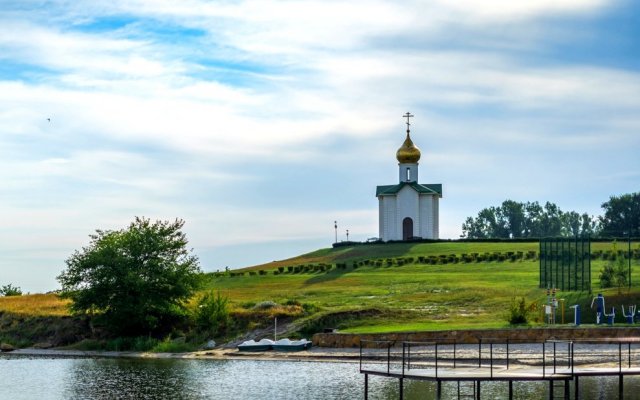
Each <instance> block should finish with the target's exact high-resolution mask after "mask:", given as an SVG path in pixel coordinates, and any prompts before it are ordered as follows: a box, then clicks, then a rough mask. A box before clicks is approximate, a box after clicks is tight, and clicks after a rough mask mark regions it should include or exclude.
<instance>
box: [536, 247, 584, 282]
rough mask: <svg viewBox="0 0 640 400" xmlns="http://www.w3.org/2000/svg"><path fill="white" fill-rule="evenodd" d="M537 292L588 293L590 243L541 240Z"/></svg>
mask: <svg viewBox="0 0 640 400" xmlns="http://www.w3.org/2000/svg"><path fill="white" fill-rule="evenodd" d="M540 288H543V289H544V288H556V289H560V290H561V291H589V292H590V291H591V239H590V238H589V237H588V236H584V237H573V238H544V239H540Z"/></svg>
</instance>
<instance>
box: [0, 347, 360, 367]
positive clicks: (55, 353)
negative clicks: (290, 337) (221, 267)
mask: <svg viewBox="0 0 640 400" xmlns="http://www.w3.org/2000/svg"><path fill="white" fill-rule="evenodd" d="M359 356H360V353H359V349H339V348H312V349H310V350H305V351H298V352H277V351H265V352H241V351H238V350H237V349H213V350H199V351H194V352H189V353H151V352H136V351H97V350H86V351H85V350H67V349H36V348H24V349H16V350H13V351H10V352H3V353H0V357H7V358H8V357H51V358H131V359H175V360H251V361H301V362H305V361H308V362H336V363H357V362H359Z"/></svg>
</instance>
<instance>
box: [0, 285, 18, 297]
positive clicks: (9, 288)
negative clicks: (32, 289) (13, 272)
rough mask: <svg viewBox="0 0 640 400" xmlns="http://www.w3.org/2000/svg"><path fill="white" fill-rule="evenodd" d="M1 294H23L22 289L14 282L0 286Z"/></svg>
mask: <svg viewBox="0 0 640 400" xmlns="http://www.w3.org/2000/svg"><path fill="white" fill-rule="evenodd" d="M0 296H22V290H21V289H20V288H19V287H17V286H13V285H12V284H8V285H4V286H2V287H1V288H0Z"/></svg>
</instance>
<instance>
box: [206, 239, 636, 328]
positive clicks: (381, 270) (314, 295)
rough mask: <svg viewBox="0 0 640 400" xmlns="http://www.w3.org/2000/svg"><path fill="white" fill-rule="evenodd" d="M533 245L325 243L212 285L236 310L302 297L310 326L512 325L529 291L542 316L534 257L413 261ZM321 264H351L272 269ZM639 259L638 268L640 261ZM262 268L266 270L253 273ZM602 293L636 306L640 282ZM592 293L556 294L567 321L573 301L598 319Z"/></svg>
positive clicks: (533, 246) (598, 264)
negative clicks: (514, 310)
mask: <svg viewBox="0 0 640 400" xmlns="http://www.w3.org/2000/svg"><path fill="white" fill-rule="evenodd" d="M610 248H611V244H610V243H593V244H592V251H595V250H608V249H610ZM634 248H637V244H634ZM530 250H533V251H537V250H538V243H537V242H530V243H526V242H525V243H515V242H514V243H461V242H453V243H447V242H444V243H420V244H412V243H397V244H385V245H381V244H371V245H361V246H354V247H343V248H337V249H322V250H318V251H315V252H312V253H309V254H305V255H302V256H299V257H295V258H292V259H289V260H283V261H274V262H272V263H268V264H263V265H259V266H256V267H251V268H247V269H245V270H244V272H245V274H244V276H235V277H230V276H218V277H214V276H210V281H209V286H210V288H214V289H217V290H219V291H221V292H222V293H223V294H224V295H226V296H228V297H229V299H230V301H231V304H232V306H233V307H235V308H236V309H251V307H252V306H253V305H254V304H257V303H260V302H263V301H273V302H275V303H279V304H285V303H291V302H298V303H300V304H302V305H303V307H304V308H305V309H311V310H317V311H318V312H316V313H314V314H313V315H307V317H306V323H307V325H308V327H309V330H318V329H321V328H322V327H338V328H340V329H341V330H342V331H345V332H358V333H371V332H391V331H416V330H446V329H467V328H499V327H505V326H508V323H507V317H506V315H507V314H508V310H509V307H510V305H511V304H512V302H513V299H514V298H520V297H525V299H526V300H527V303H528V304H531V303H533V305H532V306H531V308H532V310H533V314H532V315H533V317H534V319H536V318H537V319H538V320H541V319H542V314H541V312H542V311H541V310H542V306H543V305H544V303H545V302H546V291H545V290H543V289H539V288H538V279H539V276H538V269H539V263H538V261H537V260H518V261H514V262H512V261H502V262H497V261H493V262H478V263H456V264H445V265H425V264H421V263H417V262H416V261H415V260H416V259H417V258H418V257H420V256H423V257H427V256H438V255H448V254H457V255H461V254H463V253H467V254H469V253H473V252H475V253H485V252H489V253H492V252H507V251H512V252H518V251H521V252H523V253H526V252H527V251H530ZM398 257H404V258H405V259H406V258H409V257H412V258H413V259H414V262H409V263H405V264H404V265H402V266H398V265H396V264H394V265H393V266H386V264H384V265H383V266H371V265H370V266H360V267H358V268H357V269H353V268H352V264H353V262H358V261H362V260H375V259H387V258H398ZM318 263H325V264H334V263H346V264H347V268H346V269H335V268H334V269H332V270H331V271H330V272H315V273H311V272H308V273H284V274H282V273H280V274H278V275H274V271H277V269H278V268H279V267H280V268H286V267H288V266H292V265H304V264H318ZM603 265H604V261H601V260H597V261H593V262H592V288H593V290H594V291H599V290H598V287H599V282H598V275H599V271H600V269H602V267H603ZM634 265H635V267H636V269H637V266H638V264H637V261H634ZM260 270H262V271H263V273H264V275H259V274H256V271H260ZM285 271H286V269H285ZM252 272H253V274H252V275H249V273H252ZM639 281H640V280H639ZM602 292H603V293H604V294H605V296H607V297H608V300H607V304H608V306H609V305H616V306H619V305H621V304H636V303H638V302H639V300H640V282H638V284H636V283H634V284H633V286H632V288H631V289H630V290H627V289H625V290H624V292H623V294H622V295H620V296H618V294H617V290H616V289H607V290H603V291H602ZM592 297H593V294H589V293H588V292H583V293H573V292H567V293H558V298H564V299H565V304H566V312H565V315H566V320H567V321H568V320H569V319H570V311H571V310H569V308H568V307H569V305H572V304H581V305H582V306H583V310H584V311H583V315H584V317H583V318H584V320H585V321H587V322H588V321H590V320H593V316H592V313H591V312H589V310H588V307H589V305H590V303H591V299H592ZM617 312H620V309H619V308H618V309H617ZM332 316H336V317H332ZM558 320H559V321H560V317H558ZM619 320H621V318H619Z"/></svg>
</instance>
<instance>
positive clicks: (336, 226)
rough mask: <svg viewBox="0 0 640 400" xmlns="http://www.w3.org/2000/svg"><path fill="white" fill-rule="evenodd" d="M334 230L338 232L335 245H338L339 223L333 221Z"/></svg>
mask: <svg viewBox="0 0 640 400" xmlns="http://www.w3.org/2000/svg"><path fill="white" fill-rule="evenodd" d="M333 228H334V229H335V230H336V238H335V240H334V242H333V243H338V221H333Z"/></svg>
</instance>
